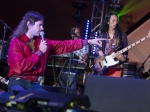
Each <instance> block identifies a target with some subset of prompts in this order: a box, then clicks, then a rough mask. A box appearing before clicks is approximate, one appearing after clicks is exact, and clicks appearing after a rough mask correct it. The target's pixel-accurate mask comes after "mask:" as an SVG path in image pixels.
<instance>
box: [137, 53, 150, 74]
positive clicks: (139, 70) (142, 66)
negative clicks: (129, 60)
mask: <svg viewBox="0 0 150 112" xmlns="http://www.w3.org/2000/svg"><path fill="white" fill-rule="evenodd" d="M149 57H150V54H149V56H148V57H147V58H146V60H145V61H144V62H143V63H142V65H141V67H140V68H139V69H138V72H141V70H142V69H144V64H145V62H146V61H147V60H148V58H149Z"/></svg>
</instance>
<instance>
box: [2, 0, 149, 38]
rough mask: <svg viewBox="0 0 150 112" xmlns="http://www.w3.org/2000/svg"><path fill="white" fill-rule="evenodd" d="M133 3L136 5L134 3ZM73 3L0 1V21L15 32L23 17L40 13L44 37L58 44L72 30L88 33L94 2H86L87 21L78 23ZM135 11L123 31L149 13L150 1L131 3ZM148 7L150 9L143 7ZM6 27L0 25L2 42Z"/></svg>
mask: <svg viewBox="0 0 150 112" xmlns="http://www.w3.org/2000/svg"><path fill="white" fill-rule="evenodd" d="M133 1H134V2H133ZM72 2H77V1H76V0H0V19H1V20H2V21H4V22H5V23H6V24H7V25H8V26H10V27H11V28H12V29H14V28H15V27H16V26H17V25H18V23H19V22H20V20H21V19H22V17H23V16H24V14H25V13H26V12H28V11H30V10H33V11H38V12H40V13H41V14H42V15H44V17H45V21H44V27H45V37H48V38H50V39H55V40H64V39H70V34H69V32H70V29H71V27H73V26H77V25H78V26H80V27H81V29H82V37H84V33H85V25H86V20H88V19H89V20H90V19H91V14H92V7H93V2H92V0H83V3H85V4H86V5H87V9H85V10H83V11H82V15H83V17H84V21H83V22H82V23H77V22H76V21H75V20H74V19H73V18H72V15H73V14H74V13H75V12H76V9H75V8H74V7H72ZM130 2H131V0H121V2H120V3H121V4H122V5H123V6H124V7H125V6H127V5H128V4H130ZM132 3H133V4H132V7H131V6H130V7H129V8H128V10H129V9H130V8H132V9H133V7H137V6H138V7H139V6H140V7H139V8H136V9H135V10H131V11H130V12H128V13H127V14H125V15H123V17H122V21H121V26H122V29H123V31H126V30H127V29H129V28H130V27H131V26H132V25H133V24H134V23H136V22H137V21H138V20H139V19H140V18H142V17H143V16H144V15H145V14H146V13H147V12H149V11H150V9H149V5H148V4H150V1H149V0H142V1H139V0H132ZM143 4H147V5H143ZM10 33H12V31H11V30H10V29H7V32H6V36H5V40H8V38H9V35H10ZM3 34H4V26H3V23H2V22H0V39H2V38H3V36H4V35H3Z"/></svg>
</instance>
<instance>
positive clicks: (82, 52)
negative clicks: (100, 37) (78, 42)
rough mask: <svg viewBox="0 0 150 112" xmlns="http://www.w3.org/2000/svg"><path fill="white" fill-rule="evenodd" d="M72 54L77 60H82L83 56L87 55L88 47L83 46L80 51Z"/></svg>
mask: <svg viewBox="0 0 150 112" xmlns="http://www.w3.org/2000/svg"><path fill="white" fill-rule="evenodd" d="M73 53H74V54H76V55H77V56H78V57H79V60H83V58H84V55H85V54H88V53H89V46H88V45H86V46H83V48H82V49H80V50H77V51H74V52H73Z"/></svg>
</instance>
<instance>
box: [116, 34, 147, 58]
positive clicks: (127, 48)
mask: <svg viewBox="0 0 150 112" xmlns="http://www.w3.org/2000/svg"><path fill="white" fill-rule="evenodd" d="M147 38H149V37H148V36H146V37H143V38H142V39H140V40H138V41H136V42H135V43H133V44H131V45H129V46H127V47H125V48H124V49H122V50H120V51H118V52H120V53H124V52H126V51H127V50H129V49H131V48H132V47H134V46H136V45H138V44H139V43H141V42H143V41H144V40H146V39H147ZM113 57H116V55H115V54H114V56H113Z"/></svg>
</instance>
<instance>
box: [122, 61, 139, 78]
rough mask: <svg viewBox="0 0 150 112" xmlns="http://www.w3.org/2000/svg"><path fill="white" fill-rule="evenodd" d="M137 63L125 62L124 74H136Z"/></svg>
mask: <svg viewBox="0 0 150 112" xmlns="http://www.w3.org/2000/svg"><path fill="white" fill-rule="evenodd" d="M136 71H137V64H136V63H124V65H123V73H122V74H123V75H136Z"/></svg>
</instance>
